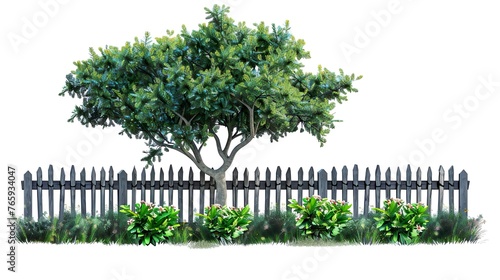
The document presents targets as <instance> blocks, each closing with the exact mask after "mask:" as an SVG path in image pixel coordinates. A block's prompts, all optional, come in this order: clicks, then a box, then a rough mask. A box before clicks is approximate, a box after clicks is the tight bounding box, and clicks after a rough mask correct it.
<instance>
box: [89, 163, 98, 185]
mask: <svg viewBox="0 0 500 280" xmlns="http://www.w3.org/2000/svg"><path fill="white" fill-rule="evenodd" d="M90 179H91V180H92V185H93V186H95V185H96V184H97V176H96V172H95V167H92V171H91V172H90Z"/></svg>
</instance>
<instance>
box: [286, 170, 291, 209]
mask: <svg viewBox="0 0 500 280" xmlns="http://www.w3.org/2000/svg"><path fill="white" fill-rule="evenodd" d="M290 199H292V170H291V169H290V167H288V169H287V170H286V211H287V212H290V211H292V209H291V208H290V207H289V206H288V204H289V203H290Z"/></svg>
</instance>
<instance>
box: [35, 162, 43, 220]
mask: <svg viewBox="0 0 500 280" xmlns="http://www.w3.org/2000/svg"><path fill="white" fill-rule="evenodd" d="M36 185H37V186H36V200H37V203H38V205H37V206H38V207H37V212H38V219H41V218H42V215H43V210H42V209H43V205H42V202H43V200H42V168H41V167H38V170H37V171H36Z"/></svg>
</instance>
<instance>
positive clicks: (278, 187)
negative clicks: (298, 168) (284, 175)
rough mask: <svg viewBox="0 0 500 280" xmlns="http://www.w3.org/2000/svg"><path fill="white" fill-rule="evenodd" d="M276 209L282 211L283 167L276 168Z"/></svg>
mask: <svg viewBox="0 0 500 280" xmlns="http://www.w3.org/2000/svg"><path fill="white" fill-rule="evenodd" d="M275 182H276V209H275V210H276V211H278V212H279V211H280V207H281V168H280V167H279V166H278V168H277V169H276V181H275Z"/></svg>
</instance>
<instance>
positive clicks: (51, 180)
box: [48, 164, 54, 219]
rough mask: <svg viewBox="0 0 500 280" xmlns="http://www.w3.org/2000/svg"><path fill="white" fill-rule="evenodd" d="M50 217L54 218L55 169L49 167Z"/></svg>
mask: <svg viewBox="0 0 500 280" xmlns="http://www.w3.org/2000/svg"><path fill="white" fill-rule="evenodd" d="M48 185H49V217H50V219H53V218H54V168H53V167H52V164H51V165H50V166H49V181H48Z"/></svg>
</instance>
